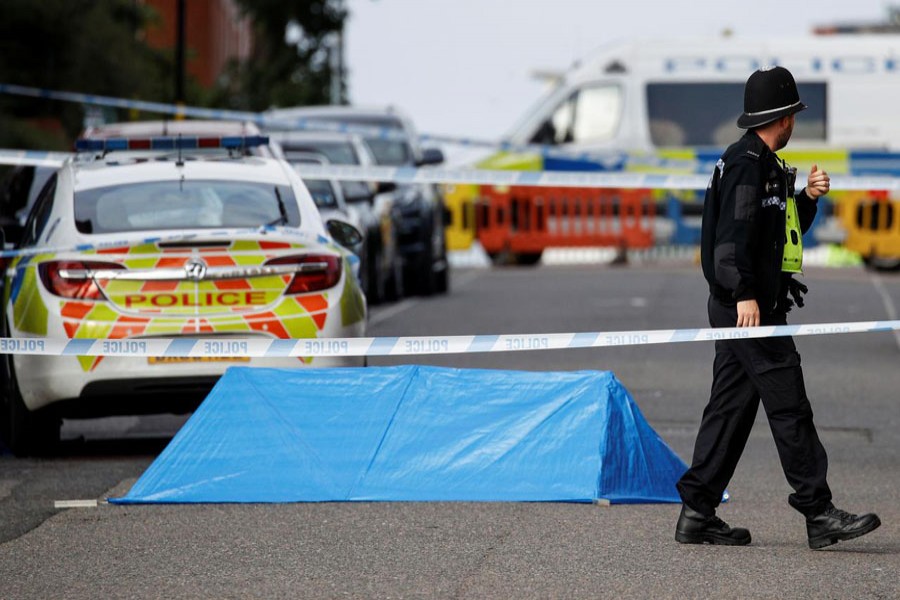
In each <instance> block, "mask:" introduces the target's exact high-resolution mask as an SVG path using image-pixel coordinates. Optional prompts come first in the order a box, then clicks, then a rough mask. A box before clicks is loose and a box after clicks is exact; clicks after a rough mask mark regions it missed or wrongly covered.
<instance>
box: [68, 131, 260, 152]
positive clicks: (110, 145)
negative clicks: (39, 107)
mask: <svg viewBox="0 0 900 600" xmlns="http://www.w3.org/2000/svg"><path fill="white" fill-rule="evenodd" d="M268 143H269V137H268V136H265V135H248V136H225V137H199V136H179V137H171V136H165V137H152V138H109V139H105V140H92V139H84V138H83V139H79V140H76V141H75V150H76V151H77V152H115V151H119V150H197V149H202V148H228V149H232V148H254V147H256V146H264V145H266V144H268Z"/></svg>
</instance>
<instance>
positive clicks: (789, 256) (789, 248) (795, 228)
mask: <svg viewBox="0 0 900 600" xmlns="http://www.w3.org/2000/svg"><path fill="white" fill-rule="evenodd" d="M802 266H803V234H802V233H800V217H799V216H797V201H796V200H794V197H793V196H788V199H787V206H786V207H785V213H784V258H783V259H782V261H781V270H782V271H783V272H785V273H802V271H801V270H800V267H802Z"/></svg>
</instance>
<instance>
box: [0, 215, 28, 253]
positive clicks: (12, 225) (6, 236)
mask: <svg viewBox="0 0 900 600" xmlns="http://www.w3.org/2000/svg"><path fill="white" fill-rule="evenodd" d="M24 232H25V228H24V227H22V225H20V224H19V222H18V221H16V220H15V219H8V220H7V219H0V244H2V245H0V249H3V248H5V247H6V244H7V242H8V243H10V244H12V245H13V246H16V245H18V243H19V241H20V240H21V239H22V234H23V233H24Z"/></svg>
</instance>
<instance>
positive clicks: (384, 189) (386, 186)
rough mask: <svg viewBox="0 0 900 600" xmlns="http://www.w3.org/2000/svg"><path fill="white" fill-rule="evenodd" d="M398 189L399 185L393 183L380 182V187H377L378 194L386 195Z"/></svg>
mask: <svg viewBox="0 0 900 600" xmlns="http://www.w3.org/2000/svg"><path fill="white" fill-rule="evenodd" d="M396 189H397V184H396V183H394V182H393V181H379V182H378V185H377V186H375V193H376V194H386V193H388V192H393V191H394V190H396Z"/></svg>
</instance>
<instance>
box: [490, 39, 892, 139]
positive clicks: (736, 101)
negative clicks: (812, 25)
mask: <svg viewBox="0 0 900 600" xmlns="http://www.w3.org/2000/svg"><path fill="white" fill-rule="evenodd" d="M769 65H781V66H784V67H786V68H788V69H789V70H790V71H791V72H792V73H793V75H794V77H795V79H796V80H797V84H798V87H799V91H800V97H801V99H802V100H803V102H804V103H806V104H807V105H808V106H809V108H808V110H806V111H803V112H801V113H799V114H798V115H797V125H796V127H795V132H794V137H793V138H792V141H791V146H792V147H795V148H796V147H797V146H798V145H800V146H811V147H828V148H832V149H834V148H853V149H882V150H897V149H898V146H900V119H897V118H896V114H897V106H900V36H895V35H878V36H859V35H852V36H846V35H828V36H812V37H803V36H798V37H795V38H790V39H780V40H779V39H756V38H739V37H726V38H719V39H713V40H709V41H699V40H647V41H635V42H632V43H628V44H623V45H619V46H615V47H609V48H606V49H603V50H602V51H600V52H598V53H597V54H595V55H593V56H591V57H590V58H588V59H586V60H584V61H583V62H582V63H581V64H578V65H576V66H575V67H574V68H573V69H572V70H571V71H569V72H568V73H566V74H565V75H564V76H562V77H560V79H559V82H558V84H557V85H556V86H555V88H554V89H552V90H551V91H550V92H549V93H548V94H547V95H546V96H545V97H544V98H542V99H541V100H540V101H539V102H538V104H537V105H536V106H535V107H534V108H533V109H532V110H531V111H529V112H528V113H527V114H526V115H525V116H524V117H523V118H522V119H521V121H520V122H519V123H518V125H517V126H516V127H515V128H514V130H513V131H512V132H511V133H510V135H509V136H508V140H509V141H510V142H512V143H514V144H531V143H537V144H550V145H560V146H564V147H566V148H567V149H572V150H578V151H581V150H585V151H593V150H624V151H629V150H637V151H651V150H656V149H662V148H704V147H718V148H721V147H724V146H727V145H728V144H730V143H732V142H733V141H735V140H736V139H737V137H738V136H739V135H740V132H739V130H738V129H737V127H736V126H735V121H736V120H737V117H738V116H739V115H740V113H741V112H742V107H743V90H744V83H745V82H746V80H747V77H748V76H749V75H750V74H751V73H752V72H753V71H755V70H757V69H759V68H761V67H765V66H769Z"/></svg>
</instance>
